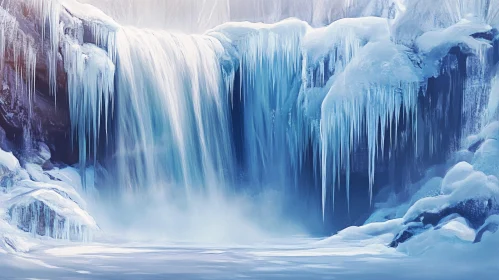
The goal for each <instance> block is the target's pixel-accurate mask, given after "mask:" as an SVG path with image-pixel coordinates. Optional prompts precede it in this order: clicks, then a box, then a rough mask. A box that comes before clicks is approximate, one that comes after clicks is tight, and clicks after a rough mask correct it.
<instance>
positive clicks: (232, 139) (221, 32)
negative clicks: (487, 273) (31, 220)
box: [0, 0, 499, 238]
mask: <svg viewBox="0 0 499 280" xmlns="http://www.w3.org/2000/svg"><path fill="white" fill-rule="evenodd" d="M24 2H26V3H27V4H28V5H30V6H29V7H32V9H33V10H34V11H36V14H37V16H38V17H39V20H40V22H41V23H40V26H41V27H42V29H43V31H44V33H46V35H45V34H44V39H48V44H49V46H50V47H49V55H48V62H47V64H48V70H49V76H50V78H49V80H50V92H51V93H52V94H54V95H55V94H56V90H55V89H56V86H57V85H56V84H57V81H56V78H57V77H56V76H57V74H58V72H57V67H58V62H60V61H61V60H62V61H63V62H64V63H63V64H64V65H63V66H64V72H65V74H66V75H67V80H68V81H67V91H68V100H69V102H68V103H69V112H70V118H71V126H72V130H73V131H72V132H73V133H74V139H75V141H76V142H78V150H79V160H80V163H79V164H80V168H81V170H82V171H84V169H85V168H86V167H87V165H88V163H89V162H91V160H93V163H97V161H98V160H99V159H103V161H104V158H105V160H106V161H107V162H111V163H108V165H109V166H107V167H109V169H110V170H111V173H112V176H113V178H115V179H116V180H115V182H114V183H116V184H117V185H118V186H119V187H118V188H119V189H120V190H123V192H125V193H131V194H134V193H141V192H147V191H149V190H156V191H157V190H163V191H165V192H169V191H172V192H173V190H175V191H176V190H178V189H180V191H181V192H184V193H185V194H186V198H187V200H189V197H190V194H191V193H192V192H193V191H201V192H204V191H207V192H209V193H211V194H213V193H223V192H224V191H226V189H227V188H231V187H234V186H238V185H249V186H252V187H254V188H255V189H257V188H259V187H267V186H276V187H275V188H280V190H281V191H282V192H283V193H288V192H292V191H294V190H296V189H299V188H300V187H302V188H310V189H313V188H314V187H316V185H317V187H319V189H320V191H319V193H320V202H319V203H320V207H321V208H322V218H323V219H325V218H326V216H327V211H328V210H329V209H333V208H334V207H335V200H337V199H338V198H337V197H335V196H336V192H337V190H338V189H340V188H343V187H344V188H345V193H346V201H347V203H346V204H347V207H348V208H352V205H350V200H351V184H350V183H351V179H352V178H351V174H352V172H353V170H354V169H355V170H356V171H359V170H361V171H362V172H364V173H365V174H366V176H367V178H368V180H367V184H366V186H365V188H366V193H368V196H369V202H370V203H371V204H372V202H373V200H374V185H375V181H376V174H377V172H378V165H381V164H380V163H384V162H386V161H390V160H391V159H392V158H393V157H395V156H396V155H397V153H404V152H405V150H408V152H407V154H405V155H404V156H405V157H407V158H410V159H412V160H413V162H417V161H418V160H419V159H421V158H424V156H426V155H428V154H429V155H433V154H435V153H438V152H439V151H437V150H438V149H439V148H441V146H442V145H447V146H449V145H451V144H455V143H446V142H445V141H444V140H442V139H443V138H444V136H443V132H440V131H435V130H436V129H437V128H439V126H438V125H442V123H437V122H438V121H440V120H434V121H435V123H432V120H428V117H427V118H424V117H425V116H422V115H421V114H420V112H419V110H422V109H423V110H426V111H424V112H425V113H428V112H429V111H431V114H434V115H431V116H438V117H440V118H442V119H445V120H444V121H442V122H443V123H444V124H448V123H450V122H451V121H449V120H448V118H450V116H446V114H448V113H449V112H450V110H451V109H449V107H453V106H452V105H454V104H453V103H452V102H451V101H449V100H450V99H451V93H452V94H453V96H452V98H454V99H459V100H460V101H459V102H458V101H455V102H456V103H458V104H459V105H460V106H457V107H458V108H454V109H452V110H456V111H457V110H460V112H458V113H459V117H460V118H463V121H462V122H463V124H462V131H461V132H460V134H459V136H463V137H466V136H469V135H471V134H475V133H478V132H479V131H480V129H481V128H482V127H483V126H484V125H485V124H487V123H488V122H490V121H491V120H493V119H494V117H493V116H494V114H496V113H497V108H494V107H497V103H498V102H497V98H496V97H494V95H491V92H496V91H497V78H493V77H494V75H495V73H493V68H494V66H495V65H494V64H495V63H496V62H495V61H494V58H492V59H491V57H494V56H497V54H495V53H494V52H496V50H495V49H494V46H493V44H494V41H496V40H497V35H496V33H497V30H496V28H497V27H498V25H499V15H498V12H499V10H498V9H497V7H498V6H499V3H497V1H495V0H489V1H478V3H477V2H476V1H473V0H460V1H453V0H442V1H439V2H438V3H437V4H434V3H432V2H433V1H427V0H421V1H401V0H392V1H390V0H365V1H358V2H355V3H353V2H350V1H340V0H338V1H336V0H321V1H319V0H317V1H298V0H297V1H293V4H292V5H291V4H289V5H291V6H289V7H288V9H287V10H286V9H284V8H283V7H284V6H285V5H284V4H283V3H284V1H256V2H255V3H258V4H255V5H256V7H257V10H258V11H256V12H254V14H251V13H253V11H250V10H249V9H248V13H249V14H250V15H235V14H233V11H232V10H231V8H232V7H233V5H234V7H242V6H243V4H244V3H243V2H242V1H240V2H238V1H207V2H206V3H204V4H205V5H201V6H200V10H199V11H196V12H199V13H200V14H202V15H206V17H204V16H202V17H201V19H202V20H206V22H205V23H203V24H200V26H201V25H202V27H199V28H201V29H202V30H203V31H204V30H205V29H207V28H211V27H214V26H215V25H217V27H215V28H213V29H210V30H208V31H206V32H205V33H204V34H203V35H197V34H196V35H188V34H177V33H173V32H168V31H162V30H152V29H143V28H137V27H130V26H126V25H125V24H123V25H121V24H119V23H117V22H115V21H114V20H113V19H111V18H110V17H108V16H106V15H105V14H104V13H103V12H101V11H100V10H98V9H96V8H94V7H93V6H91V5H88V4H81V3H79V2H76V1H73V0H60V1H59V0H49V1H39V0H37V1H34V0H25V1H23V3H24ZM86 2H90V3H94V4H96V5H100V6H101V7H103V8H105V9H109V7H115V6H116V4H117V3H118V2H116V1H104V2H102V1H101V2H102V3H100V4H98V3H95V2H93V1H86ZM138 2H139V1H135V2H130V5H132V4H133V5H136V4H137V3H138ZM269 2H272V3H271V4H269ZM430 2H431V3H430ZM122 3H123V2H119V4H120V5H123V6H124V7H125V8H126V5H124V4H122ZM182 3H184V4H181V3H180V2H179V1H165V2H164V3H163V4H164V5H166V6H170V5H178V7H183V6H182V5H185V7H187V8H189V7H191V6H192V3H193V2H192V1H186V2H185V1H183V2H182ZM207 3H209V4H212V6H211V7H213V10H210V9H208V10H206V8H207V7H208V6H206V5H208V4H207ZM154 4H157V3H156V1H153V0H151V1H148V2H147V3H146V4H144V8H145V9H148V6H150V5H152V6H154ZM334 4H338V5H336V6H339V7H345V9H338V10H331V11H328V10H324V9H322V8H324V7H333V6H334V7H336V6H335V5H334ZM190 5H191V6H190ZM272 5H276V6H272ZM7 6H8V5H7ZM7 6H6V7H7ZM250 6H251V5H250ZM269 7H270V8H269ZM250 8H251V7H250ZM253 8H254V7H253ZM273 8H277V9H275V11H276V13H275V14H268V12H269V11H270V10H272V9H273ZM158 10H161V9H158ZM238 10H241V9H238ZM131 11H132V12H133V10H131ZM298 11H299V12H303V14H301V13H298ZM1 12H2V13H1V15H2V21H1V23H2V25H1V28H0V39H1V42H0V51H1V52H2V53H0V55H2V59H3V60H2V61H1V64H2V65H3V64H5V57H9V56H12V57H13V60H14V65H15V67H16V72H17V76H16V77H19V78H20V79H23V80H26V81H27V82H26V85H27V92H28V96H30V100H32V96H34V92H35V90H36V84H35V76H36V65H37V62H39V61H37V56H36V53H37V48H39V47H40V46H38V45H36V44H35V43H34V42H32V38H30V37H29V36H26V34H24V33H23V32H22V29H21V28H19V27H18V26H17V25H16V24H17V23H16V19H15V18H13V17H12V16H10V15H9V13H8V11H6V10H4V9H2V10H1ZM160 12H161V11H160ZM119 13H120V11H116V14H114V16H115V17H116V18H117V21H119V22H122V23H123V22H124V23H129V22H130V21H133V20H134V18H133V16H130V15H120V14H119ZM288 14H293V15H298V16H299V17H300V18H301V19H304V20H306V21H302V20H300V19H288V20H284V21H280V22H278V23H274V22H277V21H279V20H281V19H282V18H283V17H287V15H288ZM251 16H254V17H255V18H258V19H261V21H264V22H267V23H250V22H237V23H224V22H226V21H229V20H232V19H234V18H238V17H241V19H254V18H251ZM347 16H348V17H356V18H345V19H339V18H342V17H347ZM337 19H339V20H337ZM220 23H224V24H221V25H218V24H220ZM162 24H164V22H162V23H159V25H160V26H161V25H162ZM137 25H141V24H137ZM149 25H150V24H147V23H145V24H143V26H149ZM45 27H48V28H45ZM45 29H47V30H45ZM47 31H48V32H47ZM197 31H199V30H197ZM45 37H46V38H45ZM19 38H21V39H20V40H19ZM14 44H17V45H14ZM42 49H43V48H42ZM11 50H12V51H11ZM59 50H61V52H62V53H60V54H59ZM9 51H11V52H12V54H10V53H8V52H9ZM460 63H461V64H460ZM22 65H24V68H23V67H21V66H22ZM463 66H464V67H465V69H460V68H459V67H463ZM21 69H22V70H21ZM463 71H464V72H465V73H464V74H462V76H458V77H457V78H455V77H454V76H452V75H454V74H455V73H458V74H461V72H463ZM453 73H454V74H453ZM458 74H455V75H458ZM447 76H449V77H450V78H449V82H448V84H450V86H449V87H452V86H454V87H456V88H449V89H448V90H447V92H445V90H440V89H438V90H435V88H432V87H435V85H434V84H432V81H433V80H432V79H438V78H439V77H444V78H445V77H447ZM456 80H457V83H454V82H456ZM461 83H462V89H461V88H459V90H462V92H461V91H458V90H456V89H457V87H458V86H461ZM20 84H22V83H20ZM456 84H457V85H456ZM440 91H442V92H440ZM461 95H462V96H461ZM435 104H436V105H435ZM442 104H443V105H442ZM432 106H433V107H432ZM461 107H462V108H461ZM484 112H487V116H486V117H484V116H483V113H484ZM429 114H430V113H429ZM431 116H430V117H431ZM455 121H456V122H458V121H460V120H455ZM449 138H451V137H449ZM456 138H459V137H456ZM482 140H484V143H482V144H480V145H478V148H477V150H476V151H473V155H471V154H470V155H469V156H470V157H472V159H471V161H472V162H470V164H472V165H473V168H470V167H469V166H468V167H467V168H464V169H463V170H459V174H461V175H459V176H464V175H463V174H467V175H469V177H466V178H462V179H463V180H464V181H465V182H466V184H465V185H469V186H471V185H473V184H471V183H472V182H475V183H476V182H480V183H482V184H480V190H481V192H480V193H479V194H480V195H482V197H481V198H483V197H491V196H493V195H495V194H493V193H494V192H495V190H494V188H495V187H496V184H497V182H496V180H497V179H494V178H495V177H492V176H497V175H499V174H498V172H499V171H498V170H497V168H496V167H495V166H493V165H491V164H490V161H489V159H488V158H487V156H488V155H490V154H497V140H496V139H491V138H487V139H482ZM447 142H450V141H447ZM438 143H439V144H441V145H440V146H439V145H437V144H438ZM100 145H103V146H100ZM99 147H102V148H104V149H105V150H106V151H105V152H100V151H99ZM445 152H448V151H445ZM442 153H444V152H442ZM470 153H471V151H470ZM0 155H1V154H0ZM90 159H91V160H90ZM362 161H365V162H367V164H365V165H366V166H362ZM395 164H397V163H395ZM310 166H313V167H312V168H311V167H310ZM460 166H461V165H457V167H455V168H458V167H460ZM26 169H27V172H29V173H32V172H34V173H36V172H38V173H39V170H38V171H37V168H35V167H33V166H27V167H26ZM309 169H313V170H309ZM465 171H466V172H468V171H469V172H468V173H469V174H468V173H466V172H465ZM307 172H308V173H311V174H313V175H311V176H310V177H306V176H305V175H303V174H308V173H307ZM38 173H37V174H38ZM35 175H36V174H35ZM452 175H453V171H452V170H451V171H450V172H449V174H448V176H446V177H443V176H442V177H443V179H442V186H443V187H442V190H441V191H442V194H441V195H439V196H435V197H431V198H421V199H419V197H418V199H414V200H411V201H407V203H406V204H405V205H404V206H403V207H405V208H404V209H403V210H404V211H405V212H406V213H402V212H404V211H402V210H400V209H399V210H400V211H398V212H397V215H398V216H399V217H398V218H404V222H408V221H409V220H411V219H415V218H417V217H418V216H419V215H421V214H422V213H423V212H425V213H426V212H438V211H440V210H442V208H441V207H444V206H446V205H450V204H453V203H454V204H455V203H458V202H460V201H462V200H463V198H464V197H468V198H471V199H478V197H477V196H476V195H478V194H475V195H474V194H473V193H471V192H470V189H468V188H466V187H463V186H461V185H460V184H458V185H454V184H453V183H451V182H449V181H452V180H451V179H452ZM82 176H83V180H84V181H85V176H84V173H83V172H82ZM42 177H43V176H42ZM241 177H242V178H241ZM442 177H438V178H440V179H441V178H442ZM36 179H37V180H42V181H43V180H44V179H43V178H38V177H37V178H36ZM467 180H469V181H470V182H468V181H467ZM304 181H306V182H307V183H303V182H304ZM308 181H310V182H308ZM316 182H319V183H318V184H316ZM45 183H46V182H45ZM439 183H440V181H439V179H434V180H428V181H427V184H423V186H424V188H425V190H426V188H428V190H429V189H431V190H434V188H435V186H436V185H438V184H439ZM467 183H470V184H467ZM463 184H464V183H463ZM83 185H84V186H86V185H87V184H86V183H85V182H84V184H83ZM302 185H305V186H302ZM473 186H474V185H473ZM38 188H39V190H37V191H34V192H32V193H31V194H30V195H27V196H26V197H23V199H19V200H16V205H22V207H21V208H20V209H21V210H16V209H18V208H15V207H14V210H13V213H14V216H15V217H16V219H17V220H19V221H22V220H24V219H25V218H26V217H27V216H28V214H29V213H32V212H33V211H34V210H33V209H35V208H36V209H45V207H49V208H50V209H52V211H54V212H57V211H59V212H60V214H58V215H60V216H61V217H71V219H69V220H68V222H66V223H63V222H61V221H58V222H60V223H62V224H63V226H61V227H56V226H54V227H53V228H55V229H56V231H51V232H45V234H46V235H50V236H56V237H61V236H63V235H61V234H60V233H59V232H58V231H57V229H58V228H63V229H64V230H63V232H64V236H63V237H64V238H70V235H71V234H73V233H75V234H79V233H80V232H81V231H82V228H81V225H89V224H92V223H91V222H90V219H87V218H85V217H84V215H83V214H82V213H69V212H66V209H74V208H75V207H74V205H73V204H71V203H70V202H68V201H66V200H64V203H60V204H55V203H52V202H53V201H54V200H60V197H59V196H61V197H65V196H64V195H61V193H60V192H59V191H60V190H59V189H57V188H54V189H52V190H50V191H48V190H46V189H44V188H43V187H42V186H41V185H39V186H38ZM118 188H117V189H118ZM477 188H478V186H477ZM233 189H234V191H236V190H235V189H236V188H235V187H234V188H233ZM233 189H231V191H232V190H233ZM66 194H68V193H66ZM68 195H69V194H68ZM419 195H421V196H422V194H421V193H419ZM69 197H70V198H71V196H70V195H69ZM66 198H67V197H66ZM481 198H480V199H481ZM40 203H42V204H40ZM75 203H77V202H75ZM77 204H78V203H77ZM409 204H410V205H409ZM54 209H58V210H54ZM35 212H36V211H35ZM38 214H39V213H38ZM38 214H37V215H38ZM399 214H401V215H399ZM43 215H45V216H47V217H48V216H50V217H52V218H53V215H55V214H52V212H46V211H45V212H43V213H42V216H43ZM82 217H83V218H82ZM36 219H37V220H40V219H41V218H40V215H38V216H37V218H36ZM42 220H43V219H42ZM55 220H57V219H55ZM457 222H458V221H456V223H457ZM456 223H452V224H450V225H449V226H447V228H446V229H447V230H449V229H456V228H459V229H462V228H460V227H459V226H458V225H457V224H456ZM26 228H27V229H28V230H29V231H32V230H33V227H31V226H26ZM68 232H70V234H69V235H68ZM463 232H466V230H463Z"/></svg>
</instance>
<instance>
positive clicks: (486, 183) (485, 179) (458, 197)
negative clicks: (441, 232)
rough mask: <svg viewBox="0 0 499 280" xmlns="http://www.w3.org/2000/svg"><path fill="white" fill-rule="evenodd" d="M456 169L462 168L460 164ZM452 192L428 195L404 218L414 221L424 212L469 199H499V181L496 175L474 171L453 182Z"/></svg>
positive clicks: (437, 210)
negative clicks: (433, 195)
mask: <svg viewBox="0 0 499 280" xmlns="http://www.w3.org/2000/svg"><path fill="white" fill-rule="evenodd" d="M454 168H455V169H456V168H457V169H459V168H461V166H460V165H459V164H458V165H457V166H455V167H454ZM453 184H454V186H452V189H453V190H452V192H451V193H450V194H448V195H440V196H437V197H428V198H424V199H421V200H419V201H418V202H416V203H415V204H414V205H413V206H412V207H411V208H410V209H409V210H408V211H407V213H406V214H405V216H404V220H406V221H412V220H414V219H416V218H417V217H418V216H419V215H420V214H422V213H424V212H429V213H438V212H439V211H441V210H442V209H444V208H446V207H451V206H453V205H457V204H458V203H460V202H465V201H467V200H478V201H488V200H489V199H493V200H497V199H499V181H498V180H497V178H496V177H494V176H487V175H485V174H484V173H482V172H479V171H474V172H471V173H469V175H468V176H466V177H464V178H462V180H459V181H456V182H454V183H453Z"/></svg>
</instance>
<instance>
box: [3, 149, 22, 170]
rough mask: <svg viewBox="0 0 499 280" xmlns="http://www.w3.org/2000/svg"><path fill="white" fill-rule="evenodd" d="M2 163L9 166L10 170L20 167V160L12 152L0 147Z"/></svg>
mask: <svg viewBox="0 0 499 280" xmlns="http://www.w3.org/2000/svg"><path fill="white" fill-rule="evenodd" d="M0 165H1V166H3V167H5V168H7V169H8V170H9V171H15V170H16V169H18V168H20V167H21V165H20V164H19V160H17V158H16V157H15V156H14V155H13V154H12V152H6V151H4V150H2V149H0Z"/></svg>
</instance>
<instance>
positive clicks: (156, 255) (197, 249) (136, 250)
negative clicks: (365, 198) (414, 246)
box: [0, 238, 499, 279]
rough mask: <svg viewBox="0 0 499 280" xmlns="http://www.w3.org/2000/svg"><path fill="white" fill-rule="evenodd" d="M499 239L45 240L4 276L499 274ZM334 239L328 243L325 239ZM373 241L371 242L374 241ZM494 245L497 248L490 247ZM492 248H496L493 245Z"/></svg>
mask: <svg viewBox="0 0 499 280" xmlns="http://www.w3.org/2000/svg"><path fill="white" fill-rule="evenodd" d="M498 241H499V240H497V238H496V240H495V241H494V242H492V243H489V244H487V245H485V244H482V245H479V246H478V247H477V245H463V244H452V243H446V244H435V245H438V246H432V249H431V251H429V252H428V253H427V254H425V255H423V256H418V257H409V256H407V255H405V254H402V253H398V252H397V251H395V250H394V249H388V248H387V247H385V246H383V245H380V244H376V242H372V241H345V240H343V241H341V240H339V239H337V240H334V238H333V240H327V242H326V241H317V240H304V239H299V238H296V239H287V240H279V241H278V242H279V243H281V244H280V245H275V243H276V242H275V241H274V242H271V243H273V244H274V245H269V244H258V245H256V246H249V247H243V246H240V247H223V246H221V247H211V246H202V245H190V244H177V245H170V246H167V247H162V246H151V245H148V246H143V245H142V246H141V245H135V244H132V245H130V244H121V245H110V244H88V245H76V244H71V245H66V246H58V247H51V246H42V247H40V248H38V249H36V250H35V251H33V252H31V253H30V254H19V255H4V254H2V253H0V258H1V260H2V261H1V262H0V271H1V272H2V276H1V277H0V278H2V279H33V278H36V279H62V278H64V277H67V278H69V279H91V278H92V279H237V278H241V279H472V278H473V279H495V277H496V275H497V273H499V267H498V266H497V263H498V261H499V257H498V255H497V254H496V253H494V252H493V250H495V249H491V248H494V247H495V248H497V245H499V243H498ZM325 242H326V244H324V243H325ZM366 243H367V244H369V245H366ZM488 246H490V247H488ZM487 247H488V248H489V249H487Z"/></svg>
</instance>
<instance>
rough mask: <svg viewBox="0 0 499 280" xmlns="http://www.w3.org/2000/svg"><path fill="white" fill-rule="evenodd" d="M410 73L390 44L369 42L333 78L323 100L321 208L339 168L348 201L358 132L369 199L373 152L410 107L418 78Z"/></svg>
mask: <svg viewBox="0 0 499 280" xmlns="http://www.w3.org/2000/svg"><path fill="white" fill-rule="evenodd" d="M378 67H379V68H378ZM391 67H400V68H398V70H397V71H398V72H397V71H391ZM374 69H376V70H374ZM413 71H414V70H412V63H411V62H410V61H409V60H408V58H407V57H404V55H403V54H400V53H399V52H398V50H397V49H395V48H394V47H393V45H391V44H389V43H383V44H382V43H375V44H373V43H371V44H368V45H367V46H366V47H365V48H363V49H362V55H359V56H357V57H355V58H354V60H353V61H352V62H351V63H350V64H349V65H348V66H347V68H346V69H345V71H344V72H343V73H342V74H340V76H338V77H337V78H336V81H335V83H334V84H333V86H332V87H331V89H330V91H329V94H328V96H327V97H326V99H325V101H324V103H323V104H322V120H321V139H322V140H321V142H322V176H323V179H322V191H323V195H322V203H323V207H325V203H326V202H327V189H328V188H327V185H328V181H329V180H328V175H327V174H328V173H329V174H331V176H332V177H331V191H332V195H333V199H334V192H335V188H336V186H339V185H340V183H339V180H340V176H341V172H342V171H344V172H345V173H346V174H347V175H346V176H347V177H346V178H347V199H349V189H348V188H349V186H348V185H349V182H348V181H349V174H348V173H350V168H351V166H350V157H351V154H352V153H353V152H355V151H356V150H355V147H357V145H358V144H360V143H361V141H362V140H361V135H362V134H363V133H366V135H367V146H368V165H369V166H368V175H369V197H370V201H371V203H372V191H373V190H372V187H373V184H374V175H375V166H376V160H377V158H378V157H379V156H380V155H379V153H378V151H381V152H383V148H382V147H383V146H384V139H385V131H386V129H387V128H388V125H389V124H390V123H394V124H395V126H397V125H398V119H399V115H398V114H399V113H398V112H399V109H400V107H403V109H404V111H405V112H406V113H409V112H412V111H414V110H415V106H416V100H417V93H418V89H419V78H418V76H417V75H416V74H415V73H414V72H413ZM393 73H396V74H395V75H393ZM392 75H393V76H392ZM379 128H380V129H379ZM378 139H380V140H381V142H379V141H378ZM329 170H331V171H329ZM333 204H334V201H333ZM348 204H349V202H348ZM323 211H324V210H323ZM323 215H324V213H323Z"/></svg>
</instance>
